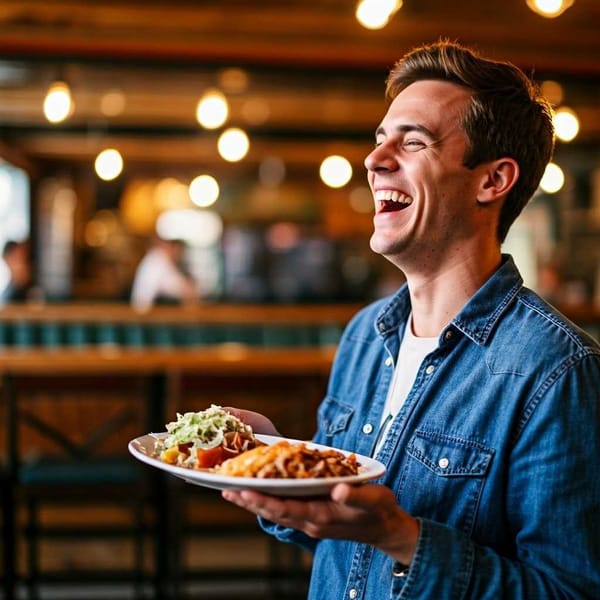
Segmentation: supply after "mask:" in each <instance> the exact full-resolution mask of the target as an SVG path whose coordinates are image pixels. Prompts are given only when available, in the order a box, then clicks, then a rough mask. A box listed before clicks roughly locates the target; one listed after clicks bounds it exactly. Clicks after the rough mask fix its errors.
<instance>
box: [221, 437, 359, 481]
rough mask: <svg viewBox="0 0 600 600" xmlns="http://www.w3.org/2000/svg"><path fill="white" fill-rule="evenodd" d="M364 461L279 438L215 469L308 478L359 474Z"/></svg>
mask: <svg viewBox="0 0 600 600" xmlns="http://www.w3.org/2000/svg"><path fill="white" fill-rule="evenodd" d="M359 468H360V463H359V462H358V460H357V459H356V455H355V454H349V455H345V454H344V453H342V452H340V451H338V450H334V449H333V448H328V449H323V450H320V449H317V448H309V447H308V446H307V445H306V444H305V443H303V442H300V443H290V442H288V441H286V440H282V441H279V442H277V443H275V444H272V445H269V446H266V445H265V446H258V447H256V448H254V449H252V450H248V451H247V452H244V453H243V454H240V455H239V456H236V457H234V458H230V459H228V460H226V461H225V462H223V463H222V464H221V465H220V466H219V467H217V468H216V469H215V472H216V473H218V474H219V475H228V476H234V477H259V478H264V479H275V478H281V479H308V478H313V477H316V478H323V477H345V476H348V475H357V474H358V471H359Z"/></svg>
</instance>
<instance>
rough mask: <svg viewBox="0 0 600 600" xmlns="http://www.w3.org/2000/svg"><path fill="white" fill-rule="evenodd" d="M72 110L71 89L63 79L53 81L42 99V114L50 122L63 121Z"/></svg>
mask: <svg viewBox="0 0 600 600" xmlns="http://www.w3.org/2000/svg"><path fill="white" fill-rule="evenodd" d="M72 111H73V99H72V98H71V90H70V89H69V86H68V85H67V84H66V83H65V82H64V81H55V82H54V83H53V84H52V85H51V86H50V88H49V89H48V93H47V94H46V98H45V99H44V116H45V117H46V119H48V121H50V123H60V122H61V121H64V120H65V119H66V118H67V117H68V116H69V115H70V114H71V113H72Z"/></svg>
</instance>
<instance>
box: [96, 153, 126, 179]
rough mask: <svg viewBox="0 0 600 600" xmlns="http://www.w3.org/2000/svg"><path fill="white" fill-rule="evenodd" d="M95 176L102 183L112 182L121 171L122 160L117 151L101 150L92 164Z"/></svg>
mask: <svg viewBox="0 0 600 600" xmlns="http://www.w3.org/2000/svg"><path fill="white" fill-rule="evenodd" d="M94 168H95V169H96V174H97V175H98V177H100V179H103V180H104V181H112V180H113V179H115V178H117V177H118V176H119V175H120V174H121V171H122V170H123V158H122V156H121V154H120V152H119V151H118V150H115V149H114V148H107V149H106V150H102V152H100V154H98V156H97V157H96V161H95V162H94Z"/></svg>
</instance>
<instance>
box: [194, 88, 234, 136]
mask: <svg viewBox="0 0 600 600" xmlns="http://www.w3.org/2000/svg"><path fill="white" fill-rule="evenodd" d="M228 116H229V106H228V104H227V99H226V98H225V96H224V95H223V94H222V93H221V92H220V91H219V90H208V91H207V92H206V93H205V94H204V95H203V96H202V98H200V100H199V102H198V106H197V107H196V119H197V121H198V123H200V125H202V127H205V128H206V129H217V127H221V125H223V123H225V121H227V117H228Z"/></svg>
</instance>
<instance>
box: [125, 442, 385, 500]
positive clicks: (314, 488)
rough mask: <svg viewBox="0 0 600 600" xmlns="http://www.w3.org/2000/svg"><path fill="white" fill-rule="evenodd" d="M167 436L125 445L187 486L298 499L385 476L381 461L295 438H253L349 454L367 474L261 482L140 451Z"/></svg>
mask: <svg viewBox="0 0 600 600" xmlns="http://www.w3.org/2000/svg"><path fill="white" fill-rule="evenodd" d="M166 435H167V433H166V432H160V433H147V434H145V435H141V436H138V437H136V438H134V439H132V440H131V441H130V442H129V443H128V449H129V452H130V453H131V454H132V456H133V457H134V458H136V459H137V460H139V461H141V462H143V463H146V464H148V465H149V466H152V467H155V468H157V469H160V470H161V471H164V472H165V473H168V474H170V475H172V476H175V477H179V478H180V479H183V480H184V481H186V482H187V483H190V484H193V485H198V486H202V487H208V488H213V489H219V490H224V489H238V490H242V489H253V490H256V491H261V492H263V493H271V494H276V495H284V493H285V492H287V493H289V494H293V495H298V493H299V492H302V491H306V494H307V495H309V494H314V493H324V492H326V491H327V490H329V489H331V488H332V487H333V486H334V485H336V484H338V483H349V484H351V485H352V484H358V483H363V482H366V481H370V480H373V479H377V478H379V477H381V476H382V475H384V474H385V472H386V467H385V465H384V464H383V463H382V462H381V461H379V460H377V459H375V458H372V457H370V456H365V455H361V454H358V453H357V452H353V451H349V450H343V449H341V448H335V447H333V446H326V445H324V444H319V443H317V442H313V441H312V440H299V439H295V438H286V437H283V436H274V435H266V434H255V435H256V437H257V438H258V439H259V440H261V441H263V442H265V443H268V444H273V443H276V442H278V441H283V440H285V441H288V442H290V443H295V444H298V443H304V444H306V445H307V446H308V447H309V448H311V447H312V448H317V449H327V450H337V451H338V452H342V453H343V454H345V455H346V456H347V455H349V454H354V455H355V456H356V458H357V460H358V461H359V462H363V464H364V463H365V462H366V463H367V465H366V466H367V470H366V471H365V472H363V473H358V474H357V475H349V476H343V477H311V478H305V479H293V478H290V479H285V478H272V479H271V478H268V479H266V478H265V479H262V478H257V477H238V476H233V475H220V474H219V473H214V472H212V471H209V470H199V469H188V468H186V467H180V466H177V465H170V464H168V463H166V462H164V461H161V460H160V459H159V458H156V457H154V456H150V455H149V454H146V453H145V452H142V451H141V450H139V448H138V447H139V446H141V447H142V448H144V447H145V446H144V443H143V442H142V440H145V441H146V442H147V441H148V439H149V438H151V439H160V437H164V436H166Z"/></svg>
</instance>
